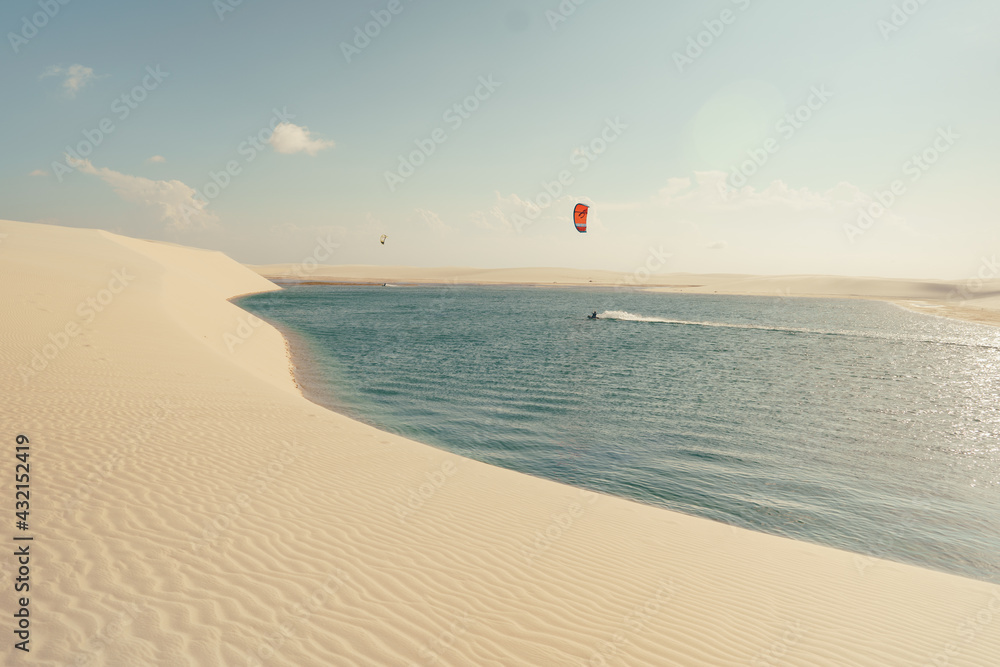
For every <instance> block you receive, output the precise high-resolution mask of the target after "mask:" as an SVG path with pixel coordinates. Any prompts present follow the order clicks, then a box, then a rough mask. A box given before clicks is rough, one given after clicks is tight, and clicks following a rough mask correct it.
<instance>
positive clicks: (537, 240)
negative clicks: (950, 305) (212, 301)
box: [0, 0, 1000, 280]
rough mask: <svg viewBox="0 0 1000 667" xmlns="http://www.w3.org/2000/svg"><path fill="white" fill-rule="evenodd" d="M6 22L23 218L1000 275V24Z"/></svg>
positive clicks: (552, 259) (563, 253) (182, 18)
mask: <svg viewBox="0 0 1000 667" xmlns="http://www.w3.org/2000/svg"><path fill="white" fill-rule="evenodd" d="M0 28H2V31H3V33H4V40H3V44H0V54H2V55H0V90H2V91H3V94H4V104H3V106H2V114H3V116H2V117H3V120H4V123H3V124H2V129H0V134H2V144H0V145H2V150H0V218H2V219H12V220H22V221H28V222H42V223H49V224H58V225H66V226H73V227H90V228H100V229H106V230H110V231H114V232H117V233H121V234H126V235H129V236H135V237H140V238H149V239H157V240H164V241H170V242H174V243H181V244H184V245H191V246H197V247H203V248H210V249H214V250H221V251H223V252H225V253H227V254H229V255H230V256H231V257H233V258H234V259H236V260H238V261H241V262H245V263H252V264H266V263H283V262H291V263H302V262H308V261H310V260H311V259H320V260H325V263H329V264H398V265H408V266H475V267H489V268H500V267H525V266H561V267H573V268H589V269H611V270H619V271H633V270H635V269H637V268H638V267H640V266H648V265H650V264H649V262H650V258H660V259H657V260H656V262H659V263H662V264H663V266H662V267H661V268H660V270H661V271H665V272H697V273H755V274H797V273H824V274H833V275H869V276H885V277H909V278H944V279H959V280H960V279H966V278H971V277H974V276H976V275H978V276H979V277H998V276H996V275H995V274H996V272H997V271H998V269H997V268H996V267H997V265H996V262H995V260H994V257H995V253H998V252H1000V231H998V228H1000V217H998V213H1000V188H997V187H996V176H997V175H998V172H1000V170H998V168H997V165H996V162H997V160H998V159H1000V123H998V119H1000V115H998V110H1000V85H998V83H1000V3H997V2H995V0H951V1H950V2H932V1H930V0H923V1H922V2H921V1H920V0H840V1H839V2H835V3H834V2H803V1H802V0H710V1H698V2H694V1H687V2H676V1H675V2H672V1H669V0H655V1H654V0H618V1H616V2H610V1H609V0H561V1H559V0H539V1H537V2H525V1H520V0H489V1H486V0H436V1H435V2H430V1H427V0H370V1H366V2H350V3H349V2H318V1H307V0H288V1H285V2H280V3H279V2H274V1H271V2H267V1H265V0H176V1H174V2H169V3H168V2H151V1H150V0H127V1H125V0H101V2H84V1H82V0H32V1H27V0H8V1H7V2H5V3H3V5H2V8H0ZM578 202H582V203H586V204H588V205H590V206H591V209H590V217H589V227H588V230H587V233H586V234H580V233H578V232H576V231H575V229H574V227H573V224H572V210H573V206H574V205H575V204H576V203H578ZM381 234H386V235H387V236H388V238H387V239H386V243H385V244H384V245H382V244H380V243H379V236H380V235H381ZM663 257H666V260H665V261H661V260H662V258H663ZM984 272H986V273H987V274H988V275H987V276H984V275H983V273H984Z"/></svg>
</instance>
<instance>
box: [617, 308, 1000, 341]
mask: <svg viewBox="0 0 1000 667" xmlns="http://www.w3.org/2000/svg"><path fill="white" fill-rule="evenodd" d="M597 319H599V320H615V321H619V322H648V323H652V324H678V325H682V326H694V327H718V328H723V329H754V330H758V331H778V332H785V333H797V334H812V335H817V336H847V337H851V338H870V339H876V340H891V341H899V342H901V341H906V342H914V343H930V344H933V345H957V346H960V347H980V348H986V349H990V350H1000V347H997V346H995V345H986V344H982V343H965V342H959V341H948V340H935V339H929V338H911V337H908V336H896V335H892V334H880V333H876V332H862V331H844V330H841V331H831V330H826V329H810V328H806V327H781V326H774V325H767V324H749V323H733V322H697V321H693V320H676V319H670V318H665V317H646V316H644V315H637V314H635V313H630V312H628V311H625V310H606V311H604V312H603V313H600V314H599V315H598V316H597Z"/></svg>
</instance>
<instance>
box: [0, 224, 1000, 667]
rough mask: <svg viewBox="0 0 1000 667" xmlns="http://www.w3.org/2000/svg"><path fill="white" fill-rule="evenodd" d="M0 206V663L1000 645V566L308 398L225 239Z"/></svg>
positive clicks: (966, 657) (983, 654) (312, 660)
mask: <svg viewBox="0 0 1000 667" xmlns="http://www.w3.org/2000/svg"><path fill="white" fill-rule="evenodd" d="M0 234H4V235H5V236H0V290H2V292H0V309H2V313H0V357H2V362H3V363H2V366H0V387H2V396H3V408H4V409H3V410H2V411H0V433H2V434H3V438H4V439H5V441H6V442H7V443H8V444H7V447H6V448H5V449H4V450H3V451H5V452H7V462H6V463H3V464H2V473H0V479H2V480H3V481H2V483H0V494H2V495H3V497H4V498H7V499H8V501H7V505H6V506H8V507H12V506H13V489H12V483H11V480H12V477H13V455H12V451H13V440H14V437H15V435H16V434H18V433H24V434H26V435H28V436H29V437H30V438H31V446H32V458H31V465H32V468H31V473H32V477H31V493H32V496H31V498H32V510H31V512H32V513H31V522H30V523H31V530H30V531H29V532H30V533H31V534H33V535H34V536H35V542H33V544H32V549H33V551H32V554H33V560H32V569H31V586H32V588H31V593H30V595H31V603H30V604H31V613H32V616H31V618H32V626H31V631H32V635H31V648H32V651H31V653H30V654H28V655H25V654H23V653H21V652H20V651H16V650H14V649H13V648H12V644H13V640H12V639H11V633H10V630H11V629H12V628H13V623H12V613H13V611H14V608H15V605H14V600H13V598H14V595H13V593H12V592H11V590H10V584H11V578H12V577H13V576H14V575H13V564H12V561H13V559H12V558H11V557H10V556H7V557H4V558H2V559H0V567H2V568H3V569H2V571H0V572H2V576H3V579H4V581H3V582H2V590H3V591H4V594H3V595H0V616H2V617H3V618H5V619H7V621H3V622H2V623H5V624H7V625H6V626H5V627H3V636H5V637H6V638H7V639H6V640H5V641H4V643H3V645H2V647H0V664H4V665H17V664H32V665H83V664H86V665H123V666H126V665H127V666H129V667H133V666H136V665H170V666H178V665H260V664H264V665H296V666H302V665H358V666H367V665H432V664H433V665H452V666H459V665H461V666H468V665H605V664H607V665H671V664H679V665H706V664H707V665H748V664H750V665H755V664H756V665H777V664H781V665H838V666H839V665H933V664H939V665H941V664H947V665H983V666H987V665H995V664H996V659H997V656H1000V587H997V586H993V585H990V584H986V583H983V582H978V581H973V580H968V579H963V578H960V577H955V576H951V575H947V574H942V573H938V572H932V571H928V570H923V569H919V568H914V567H909V566H904V565H899V564H895V563H889V562H886V561H880V560H875V559H870V558H864V557H860V556H856V555H853V554H850V553H846V552H841V551H837V550H833V549H828V548H825V547H819V546H815V545H811V544H806V543H801V542H794V541H790V540H785V539H781V538H776V537H772V536H768V535H763V534H758V533H754V532H750V531H745V530H739V529H734V528H731V527H729V526H725V525H722V524H718V523H715V522H711V521H707V520H703V519H698V518H693V517H688V516H685V515H681V514H677V513H673V512H669V511H665V510H661V509H657V508H652V507H646V506H642V505H638V504H635V503H632V502H628V501H625V500H620V499H616V498H611V497H607V496H600V495H595V494H589V493H585V492H581V491H578V490H576V489H573V488H570V487H567V486H563V485H559V484H555V483H552V482H547V481H543V480H539V479H535V478H531V477H527V476H524V475H520V474H517V473H514V472H510V471H506V470H502V469H498V468H492V467H490V466H486V465H483V464H480V463H477V462H474V461H470V460H467V459H463V458H460V457H457V456H453V455H451V454H447V453H445V452H442V451H439V450H436V449H433V448H430V447H427V446H424V445H421V444H418V443H414V442H410V441H407V440H405V439H402V438H399V437H395V436H392V435H390V434H387V433H384V432H381V431H378V430H376V429H373V428H370V427H367V426H364V425H362V424H359V423H356V422H353V421H351V420H349V419H347V418H345V417H343V416H340V415H338V414H334V413H331V412H329V411H326V410H324V409H322V408H320V407H318V406H316V405H314V404H312V403H310V402H308V401H307V400H305V399H304V398H302V397H301V396H300V395H299V393H298V392H297V391H296V389H295V387H294V384H293V382H292V380H291V378H290V377H289V374H288V369H287V363H286V351H285V348H284V342H283V339H282V338H281V336H280V335H279V334H278V333H277V332H276V331H275V330H274V329H273V328H271V327H270V326H268V325H266V324H259V322H258V321H256V320H253V319H252V318H248V316H247V314H246V313H244V312H243V311H241V310H240V309H239V308H237V307H236V306H234V305H232V304H230V303H228V302H226V301H225V298H226V297H229V296H233V295H236V294H241V293H246V292H252V291H258V290H268V289H273V286H272V285H271V284H270V283H268V282H267V281H265V280H263V279H262V278H260V277H259V276H257V275H255V274H253V273H252V272H250V271H248V270H246V269H245V268H243V267H241V266H239V265H238V264H236V263H235V262H232V261H230V260H228V259H227V258H225V257H224V256H222V255H219V254H218V253H211V252H205V251H200V250H193V249H190V250H189V249H183V248H178V247H176V246H168V245H164V244H155V243H149V242H142V241H135V240H132V239H125V238H122V237H119V236H115V235H113V234H108V233H105V232H98V231H91V230H77V229H64V228H58V227H49V226H41V225H30V224H23V223H11V222H0ZM88 299H90V301H88ZM81 304H82V305H81ZM70 325H75V327H74V326H70ZM67 331H73V332H75V333H74V334H73V335H70V334H68V333H66V332H67ZM62 333H65V334H66V338H65V339H63V338H62V336H61V334H62ZM236 341H239V342H236ZM10 514H12V511H11V512H10ZM8 520H9V521H10V523H9V524H8V535H10V534H11V533H13V532H15V530H14V529H13V527H12V524H13V516H10V515H8ZM7 539H8V540H9V537H8V538H7ZM8 543H9V544H13V543H12V542H8Z"/></svg>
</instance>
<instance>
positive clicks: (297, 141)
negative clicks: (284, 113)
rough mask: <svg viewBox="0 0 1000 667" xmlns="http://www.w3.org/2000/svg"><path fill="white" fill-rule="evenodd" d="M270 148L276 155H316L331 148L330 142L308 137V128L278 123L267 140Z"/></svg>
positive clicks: (331, 143)
mask: <svg viewBox="0 0 1000 667" xmlns="http://www.w3.org/2000/svg"><path fill="white" fill-rule="evenodd" d="M267 143H269V144H271V147H272V148H274V150H275V151H276V152H278V153H289V154H290V153H308V154H309V155H316V153H318V152H320V151H321V150H323V149H325V148H333V142H332V141H326V140H324V139H313V138H312V136H310V132H309V128H307V127H301V126H299V125H295V124H294V123H279V124H278V126H277V127H276V128H274V133H273V134H271V138H270V140H268V142H267Z"/></svg>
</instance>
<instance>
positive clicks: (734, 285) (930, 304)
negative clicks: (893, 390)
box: [248, 264, 1000, 325]
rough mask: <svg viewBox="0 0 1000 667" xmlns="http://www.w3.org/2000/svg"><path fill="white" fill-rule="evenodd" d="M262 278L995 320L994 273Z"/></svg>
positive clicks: (463, 273) (462, 272)
mask: <svg viewBox="0 0 1000 667" xmlns="http://www.w3.org/2000/svg"><path fill="white" fill-rule="evenodd" d="M248 268H250V269H252V270H254V271H256V272H257V273H259V274H260V275H262V276H265V277H267V278H274V279H283V280H298V281H303V282H329V283H340V284H366V283H370V284H379V285H380V284H382V283H402V284H406V283H410V284H421V283H457V284H468V285H556V286H581V285H591V286H632V287H635V288H639V289H648V290H651V291H655V292H672V293H676V292H686V293H692V294H743V295H756V296H774V297H786V298H788V297H836V298H863V299H878V300H882V301H892V302H894V303H897V304H899V305H900V306H904V307H906V308H911V309H913V310H917V311H919V312H923V313H928V314H933V315H941V316H946V317H955V318H959V319H965V320H970V321H974V322H982V323H985V324H993V325H1000V279H992V280H986V281H982V280H979V279H976V278H970V279H968V280H953V281H948V280H904V279H896V278H870V277H846V276H821V275H790V276H753V275H743V274H725V273H716V274H698V273H663V274H650V273H649V272H647V271H643V270H640V271H638V272H632V273H617V272H614V271H585V270H581V269H560V268H548V267H541V268H522V269H474V268H467V267H441V268H420V267H409V266H371V265H342V266H330V265H302V264H267V265H260V266H253V265H248Z"/></svg>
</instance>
